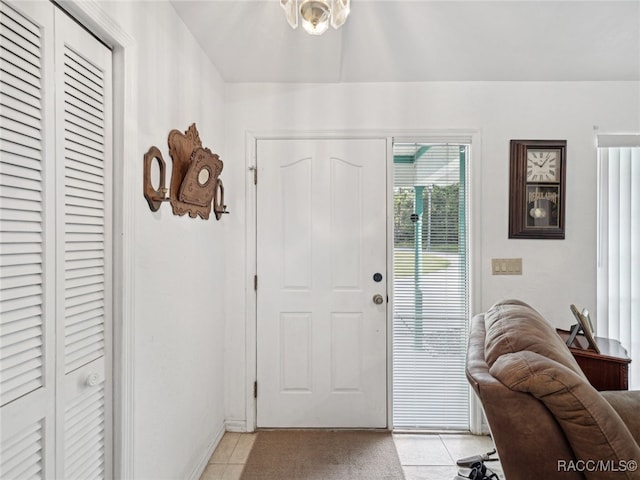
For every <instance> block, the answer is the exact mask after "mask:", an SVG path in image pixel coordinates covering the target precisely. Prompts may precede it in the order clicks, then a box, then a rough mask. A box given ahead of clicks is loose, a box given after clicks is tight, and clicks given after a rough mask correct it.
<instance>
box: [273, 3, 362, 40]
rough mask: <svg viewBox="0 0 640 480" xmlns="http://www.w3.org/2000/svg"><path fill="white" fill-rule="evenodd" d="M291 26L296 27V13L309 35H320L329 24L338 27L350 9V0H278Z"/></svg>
mask: <svg viewBox="0 0 640 480" xmlns="http://www.w3.org/2000/svg"><path fill="white" fill-rule="evenodd" d="M280 6H281V7H282V8H283V9H284V11H285V16H286V18H287V22H288V23H289V25H291V28H297V27H298V15H299V16H300V17H302V19H301V21H302V27H303V28H304V29H305V30H306V31H307V32H308V33H309V34H311V35H321V34H323V33H324V32H326V31H327V29H328V28H329V24H331V26H332V27H333V28H335V29H338V28H340V27H341V26H342V25H344V23H345V22H346V20H347V17H348V16H349V12H350V11H351V0H280Z"/></svg>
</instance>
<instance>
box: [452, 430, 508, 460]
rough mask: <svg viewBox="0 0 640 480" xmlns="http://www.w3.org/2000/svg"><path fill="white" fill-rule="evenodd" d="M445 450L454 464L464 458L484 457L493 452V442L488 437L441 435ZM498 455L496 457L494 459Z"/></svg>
mask: <svg viewBox="0 0 640 480" xmlns="http://www.w3.org/2000/svg"><path fill="white" fill-rule="evenodd" d="M440 438H441V439H442V442H443V443H444V446H445V448H446V449H447V451H448V452H449V454H450V455H451V457H452V458H453V460H454V463H455V462H456V461H457V460H458V459H460V458H464V457H470V456H472V455H482V454H485V453H487V452H490V451H491V450H493V448H494V447H493V442H492V441H491V438H490V437H489V436H487V435H471V434H467V435H464V434H462V435H454V434H442V435H440ZM495 457H497V455H494V458H495Z"/></svg>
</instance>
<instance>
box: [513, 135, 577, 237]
mask: <svg viewBox="0 0 640 480" xmlns="http://www.w3.org/2000/svg"><path fill="white" fill-rule="evenodd" d="M566 150H567V141H566V140H511V155H510V173H509V238H551V239H554V238H555V239H563V238H564V204H565V166H566Z"/></svg>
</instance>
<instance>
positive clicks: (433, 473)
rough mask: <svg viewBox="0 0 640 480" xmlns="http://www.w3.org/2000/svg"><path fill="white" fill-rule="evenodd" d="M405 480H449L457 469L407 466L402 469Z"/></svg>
mask: <svg viewBox="0 0 640 480" xmlns="http://www.w3.org/2000/svg"><path fill="white" fill-rule="evenodd" d="M402 470H404V477H405V480H451V479H452V478H453V477H454V476H455V475H456V474H457V473H458V469H457V468H456V467H453V466H439V467H425V466H421V465H420V466H408V467H402Z"/></svg>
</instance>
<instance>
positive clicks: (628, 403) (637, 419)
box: [600, 390, 640, 444]
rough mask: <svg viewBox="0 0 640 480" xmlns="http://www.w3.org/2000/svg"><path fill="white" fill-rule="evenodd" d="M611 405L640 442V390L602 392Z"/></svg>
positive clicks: (639, 442)
mask: <svg viewBox="0 0 640 480" xmlns="http://www.w3.org/2000/svg"><path fill="white" fill-rule="evenodd" d="M600 393H601V394H602V396H603V397H604V399H605V400H606V401H607V402H609V405H611V406H612V407H613V409H614V410H615V411H616V412H617V413H618V415H620V418H622V421H623V422H624V423H625V425H626V426H627V428H628V429H629V431H630V432H631V435H633V438H634V439H635V440H636V442H637V443H638V444H640V415H638V411H639V410H640V390H634V391H626V390H616V391H610V392H600Z"/></svg>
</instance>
